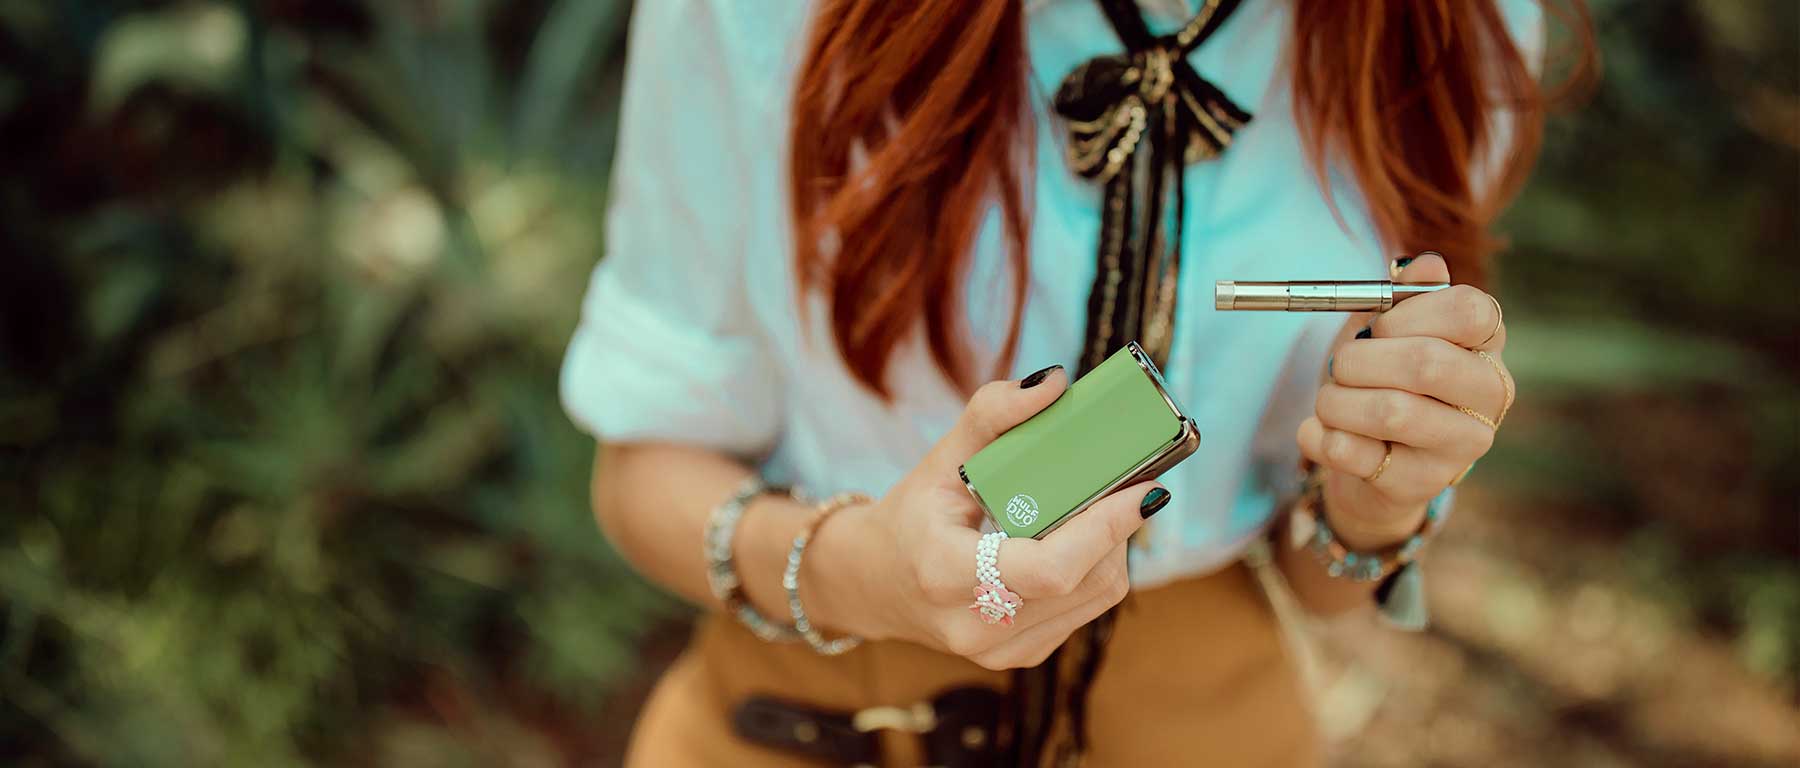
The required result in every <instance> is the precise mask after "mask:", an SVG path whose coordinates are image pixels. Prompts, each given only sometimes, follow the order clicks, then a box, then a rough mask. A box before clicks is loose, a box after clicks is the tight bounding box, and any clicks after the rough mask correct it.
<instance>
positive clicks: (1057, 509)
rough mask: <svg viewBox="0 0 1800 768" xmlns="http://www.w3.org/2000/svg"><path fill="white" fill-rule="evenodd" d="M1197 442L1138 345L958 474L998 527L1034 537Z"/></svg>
mask: <svg viewBox="0 0 1800 768" xmlns="http://www.w3.org/2000/svg"><path fill="white" fill-rule="evenodd" d="M1198 447H1200V430H1199V429H1198V428H1197V427H1196V426H1195V424H1194V422H1193V420H1192V419H1189V418H1188V417H1187V416H1186V415H1185V414H1183V413H1182V412H1181V406H1179V405H1176V404H1175V399H1174V398H1173V397H1170V396H1169V390H1168V388H1167V387H1165V386H1164V385H1163V379H1162V373H1161V372H1159V371H1157V370H1156V365H1155V364H1153V363H1151V362H1150V357H1149V356H1148V355H1146V354H1144V350H1143V349H1142V348H1140V347H1139V346H1138V345H1137V342H1132V343H1130V344H1127V345H1125V348H1124V349H1121V350H1119V351H1118V352H1115V353H1113V355H1112V357H1109V358H1107V359H1106V361H1105V362H1103V363H1101V364H1100V365H1098V366H1095V367H1094V369H1093V370H1091V371H1088V372H1087V375H1085V376H1082V377H1081V378H1080V379H1078V380H1076V381H1075V383H1073V384H1070V385H1069V388H1068V390H1067V391H1065V392H1063V394H1062V397H1060V398H1057V400H1056V402H1054V403H1051V404H1050V406H1049V407H1048V408H1045V409H1044V410H1042V411H1039V412H1038V414H1037V415H1036V416H1033V417H1031V418H1030V419H1027V420H1026V421H1025V422H1024V423H1022V424H1020V425H1018V426H1016V427H1013V428H1012V429H1010V430H1007V432H1006V434H1003V435H1001V436H1000V437H998V438H996V439H995V440H994V442H992V443H989V444H988V446H987V447H986V448H983V449H981V450H980V451H979V452H977V453H976V454H975V455H974V456H972V457H970V458H969V460H968V462H967V463H965V464H963V465H962V468H961V472H962V479H963V483H964V484H965V485H967V486H968V487H969V493H971V494H973V495H974V496H975V501H976V503H978V504H980V505H981V508H982V509H984V510H986V511H987V514H988V517H991V518H993V520H994V524H995V525H998V526H999V527H1000V530H1003V531H1006V534H1007V535H1008V536H1015V537H1018V536H1024V537H1028V538H1034V539H1037V538H1043V537H1044V535H1045V534H1048V533H1049V532H1051V531H1053V530H1056V527H1057V526H1059V525H1062V524H1063V522H1064V521H1067V520H1068V519H1069V518H1072V517H1074V516H1075V515H1077V514H1079V513H1080V512H1081V511H1082V510H1085V509H1087V508H1088V507H1089V506H1090V505H1092V504H1093V503H1094V502H1096V501H1099V500H1100V499H1101V498H1103V497H1105V496H1106V495H1107V494H1109V493H1112V492H1113V491H1115V490H1118V489H1120V488H1124V487H1125V486H1128V485H1131V484H1133V483H1137V482H1141V481H1144V480H1149V479H1152V478H1154V477H1156V476H1157V475H1160V474H1162V473H1163V472H1164V471H1165V470H1167V469H1169V468H1170V467H1173V466H1175V465H1176V464H1178V463H1180V462H1181V460H1182V459H1185V458H1187V457H1188V456H1189V455H1192V454H1193V452H1194V449H1195V448H1198Z"/></svg>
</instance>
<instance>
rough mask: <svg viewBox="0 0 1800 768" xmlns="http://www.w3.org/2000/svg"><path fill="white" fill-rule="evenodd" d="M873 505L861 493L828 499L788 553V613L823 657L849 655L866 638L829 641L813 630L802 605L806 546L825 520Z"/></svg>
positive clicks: (783, 576)
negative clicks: (852, 507) (845, 510)
mask: <svg viewBox="0 0 1800 768" xmlns="http://www.w3.org/2000/svg"><path fill="white" fill-rule="evenodd" d="M869 501H870V498H869V497H868V496H865V495H863V494H860V493H840V494H838V495H836V496H833V497H831V498H829V499H826V500H825V503H823V504H820V505H819V508H818V510H817V511H815V512H814V513H813V517H812V520H811V521H809V522H807V524H806V527H805V528H802V529H801V530H800V533H799V535H797V536H795V537H794V547H793V549H791V550H789V551H788V558H787V570H786V571H783V572H782V574H781V586H782V587H783V588H785V589H786V590H787V601H788V612H789V613H791V614H793V616H794V630H795V631H797V632H799V633H800V637H802V638H804V639H805V640H806V644H807V645H810V646H812V649H813V650H814V651H816V652H817V653H818V654H819V655H821V656H836V655H838V654H841V653H845V652H847V651H849V650H850V649H852V648H855V647H856V646H858V645H861V644H862V638H860V637H854V636H850V635H845V636H844V637H839V638H833V639H831V640H827V639H825V636H824V635H823V634H820V632H819V630H818V629H817V628H815V627H813V625H812V620H811V619H809V618H807V616H806V606H804V605H802V604H801V603H800V561H801V559H802V558H803V557H805V556H806V545H807V544H808V543H810V542H811V541H812V537H813V534H814V533H816V532H817V531H818V530H819V526H820V525H821V524H823V523H824V522H825V518H827V517H830V516H831V515H832V514H833V513H836V512H837V511H839V510H841V509H843V508H845V507H848V506H850V505H852V504H866V503H868V502H869Z"/></svg>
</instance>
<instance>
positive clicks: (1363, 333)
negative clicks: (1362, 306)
mask: <svg viewBox="0 0 1800 768" xmlns="http://www.w3.org/2000/svg"><path fill="white" fill-rule="evenodd" d="M1374 335H1375V326H1373V325H1371V326H1369V327H1367V328H1364V329H1362V330H1360V331H1357V332H1356V338H1359V339H1366V338H1369V337H1371V336H1374Z"/></svg>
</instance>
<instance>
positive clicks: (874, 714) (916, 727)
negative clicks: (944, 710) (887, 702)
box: [850, 701, 937, 734]
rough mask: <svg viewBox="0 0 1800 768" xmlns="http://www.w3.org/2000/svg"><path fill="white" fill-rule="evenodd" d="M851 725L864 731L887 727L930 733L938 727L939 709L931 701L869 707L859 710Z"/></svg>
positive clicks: (907, 731) (905, 731) (916, 732)
mask: <svg viewBox="0 0 1800 768" xmlns="http://www.w3.org/2000/svg"><path fill="white" fill-rule="evenodd" d="M850 725H851V727H854V728H855V729H856V730H858V731H860V732H862V733H868V732H870V731H875V730H881V729H886V730H890V731H900V732H902V733H914V734H919V733H930V732H932V731H933V730H935V729H936V728H937V710H935V709H933V708H932V706H931V704H930V703H929V702H924V701H921V702H917V703H915V704H913V705H912V706H910V707H869V708H867V709H860V710H857V712H856V714H855V715H853V716H851V718H850Z"/></svg>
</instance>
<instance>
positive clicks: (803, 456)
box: [561, 0, 1541, 586]
mask: <svg viewBox="0 0 1800 768" xmlns="http://www.w3.org/2000/svg"><path fill="white" fill-rule="evenodd" d="M1504 5H1505V7H1506V10H1507V12H1508V13H1509V15H1510V19H1511V21H1512V24H1513V28H1514V29H1515V31H1523V34H1519V35H1518V39H1519V40H1520V41H1521V44H1522V45H1525V46H1526V48H1527V50H1535V48H1536V47H1537V46H1538V42H1537V41H1538V38H1539V37H1540V35H1539V29H1540V25H1541V18H1540V17H1539V13H1540V11H1539V10H1538V7H1537V4H1536V3H1535V2H1532V1H1531V0H1505V3H1504ZM1029 8H1030V11H1029V17H1028V29H1027V35H1028V44H1029V49H1030V59H1031V61H1030V64H1031V71H1032V75H1031V76H1032V86H1033V87H1034V90H1035V91H1036V95H1037V99H1036V102H1037V109H1036V110H1035V111H1036V112H1037V113H1038V117H1037V120H1038V125H1037V126H1036V128H1037V131H1036V132H1037V141H1038V151H1037V173H1036V178H1035V182H1034V183H1035V186H1034V187H1033V188H1032V190H1033V192H1034V194H1035V200H1033V201H1031V205H1032V208H1033V211H1034V214H1033V218H1032V221H1031V232H1030V245H1031V253H1030V274H1029V277H1028V280H1029V282H1028V296H1027V299H1026V304H1025V307H1024V311H1023V317H1022V323H1023V325H1022V328H1021V336H1020V344H1019V350H1018V355H1017V357H1016V358H1015V360H1014V362H1013V364H1012V368H1013V373H1014V375H1015V376H1016V375H1022V374H1024V373H1026V372H1029V371H1032V370H1035V369H1037V368H1041V367H1043V366H1046V365H1049V364H1052V363H1062V364H1064V365H1068V366H1071V367H1073V365H1074V363H1075V360H1076V357H1077V354H1078V353H1079V351H1080V350H1081V348H1082V342H1083V334H1084V331H1085V323H1086V316H1085V313H1086V307H1087V297H1088V291H1089V288H1090V286H1091V283H1092V281H1093V277H1094V271H1095V252H1096V240H1097V238H1098V236H1099V230H1100V218H1099V209H1100V190H1099V188H1098V186H1097V185H1095V184H1094V183H1092V182H1089V181H1087V180H1084V179H1082V178H1081V177H1079V176H1077V175H1075V174H1074V173H1073V172H1072V171H1070V170H1069V168H1068V166H1067V165H1066V163H1065V160H1064V153H1063V148H1062V147H1063V145H1062V140H1063V136H1064V131H1063V129H1062V127H1061V126H1059V125H1057V124H1056V123H1055V122H1054V121H1053V120H1052V119H1051V118H1050V117H1049V115H1048V103H1049V99H1050V96H1051V95H1052V94H1054V93H1055V91H1056V88H1057V85H1058V84H1059V82H1060V81H1061V78H1062V77H1063V76H1064V75H1065V74H1067V73H1068V72H1069V71H1070V70H1072V69H1074V68H1075V67H1076V66H1077V65H1078V64H1080V63H1081V62H1083V61H1085V60H1087V59H1089V58H1092V57H1095V56H1100V55H1105V54H1114V53H1119V52H1121V51H1122V46H1121V44H1120V43H1119V41H1118V39H1117V38H1116V37H1115V36H1114V34H1113V32H1112V30H1111V28H1110V27H1109V26H1108V25H1107V22H1106V20H1105V18H1104V17H1103V16H1102V14H1101V12H1100V10H1099V8H1098V7H1097V6H1096V5H1095V4H1094V3H1092V2H1084V1H1082V0H1048V1H1047V2H1041V3H1033V4H1032V5H1030V6H1029ZM1290 11H1291V9H1290V8H1289V7H1288V6H1287V5H1286V4H1285V3H1283V2H1278V1H1275V0H1249V2H1245V3H1244V4H1243V5H1242V6H1241V7H1239V8H1238V10H1237V11H1236V13H1234V14H1233V15H1232V17H1231V18H1230V19H1228V20H1227V21H1225V23H1224V24H1223V26H1222V27H1221V28H1220V29H1219V30H1218V32H1217V33H1216V34H1214V35H1213V37H1212V38H1210V39H1208V40H1207V41H1206V42H1205V43H1204V44H1203V45H1201V46H1200V48H1199V50H1197V51H1196V52H1195V53H1194V54H1193V55H1192V56H1191V57H1190V58H1189V61H1190V62H1191V63H1192V65H1193V67H1194V69H1195V71H1196V72H1198V73H1199V74H1200V76H1201V77H1204V78H1206V79H1208V80H1210V81H1211V82H1213V83H1214V84H1215V85H1217V86H1218V87H1219V88H1220V89H1222V90H1223V91H1224V92H1225V93H1226V94H1227V95H1228V96H1230V97H1231V99H1232V100H1233V101H1235V102H1236V103H1237V104H1238V105H1239V106H1241V107H1243V108H1244V109H1246V110H1248V111H1249V112H1251V113H1252V114H1253V115H1254V116H1255V119H1253V120H1252V121H1251V122H1250V123H1249V124H1248V125H1246V126H1245V127H1244V128H1243V129H1241V130H1239V131H1238V132H1237V135H1236V139H1235V141H1234V142H1233V143H1232V145H1231V146H1230V147H1229V148H1228V149H1226V150H1225V151H1224V153H1223V154H1222V155H1221V156H1220V157H1219V158H1218V159H1215V160H1211V161H1206V162H1202V163H1198V164H1195V165H1190V166H1188V167H1187V169H1186V174H1187V175H1186V179H1185V181H1186V185H1187V186H1186V189H1187V193H1186V201H1185V204H1186V207H1185V210H1184V211H1183V213H1184V215H1185V216H1186V226H1185V230H1184V238H1185V239H1184V241H1183V243H1182V264H1181V272H1180V284H1179V289H1178V299H1177V302H1178V303H1177V308H1176V313H1175V333H1174V336H1173V339H1172V343H1171V346H1170V351H1169V358H1168V363H1167V366H1166V367H1165V370H1164V374H1165V376H1166V378H1167V380H1168V384H1169V386H1170V389H1171V393H1172V394H1173V396H1174V397H1175V399H1176V401H1177V402H1179V403H1181V404H1182V406H1183V407H1184V409H1186V410H1187V411H1188V412H1189V414H1190V415H1191V417H1192V418H1193V419H1195V421H1196V422H1198V424H1199V425H1200V430H1201V433H1202V435H1203V440H1202V442H1201V445H1200V448H1199V450H1198V452H1196V453H1195V454H1194V455H1193V456H1192V457H1190V458H1189V459H1188V460H1187V461H1185V462H1183V463H1182V464H1181V465H1180V466H1178V467H1176V468H1175V469H1174V470H1172V471H1170V472H1169V473H1167V474H1165V475H1163V477H1162V478H1161V479H1162V482H1163V483H1164V484H1166V485H1167V486H1168V487H1169V489H1170V491H1171V492H1172V493H1173V502H1172V503H1171V504H1170V505H1169V507H1168V508H1167V509H1165V510H1163V511H1162V512H1161V513H1159V514H1158V515H1157V517H1156V518H1155V519H1154V520H1152V521H1151V523H1150V524H1149V526H1148V528H1147V531H1148V534H1147V536H1148V538H1147V540H1146V542H1145V543H1146V545H1147V546H1146V547H1145V548H1144V549H1143V550H1142V551H1139V552H1136V553H1134V557H1133V559H1132V561H1131V568H1132V581H1133V583H1134V584H1137V585H1139V586H1147V585H1154V584H1158V583H1162V582H1166V581H1169V580H1172V579H1175V578H1179V577H1183V576H1189V575H1195V574H1201V573H1205V572H1208V571H1210V570H1213V569H1216V568H1218V567H1219V566H1221V565H1222V564H1224V563H1226V562H1228V561H1230V560H1232V559H1234V558H1236V557H1237V556H1238V555H1239V554H1240V553H1241V552H1242V550H1243V548H1244V547H1245V546H1246V545H1247V544H1248V543H1249V542H1250V541H1251V540H1252V539H1253V538H1254V537H1256V536H1258V535H1259V534H1260V533H1261V532H1262V531H1263V530H1264V529H1265V527H1266V525H1267V523H1268V522H1269V521H1270V520H1271V518H1272V515H1273V513H1274V511H1275V508H1276V503H1277V498H1278V496H1280V495H1282V494H1283V493H1285V492H1287V491H1289V490H1291V487H1289V483H1290V482H1291V481H1292V479H1293V477H1292V475H1293V473H1294V467H1295V466H1296V465H1297V462H1298V458H1299V457H1298V449H1297V447H1296V446H1295V442H1294V433H1295V430H1296V429H1297V427H1298V425H1299V423H1300V422H1301V421H1302V420H1303V419H1304V418H1305V417H1306V416H1307V415H1309V414H1310V413H1311V412H1312V403H1313V396H1314V393H1315V392H1316V390H1317V388H1318V385H1319V382H1320V378H1321V371H1322V368H1323V365H1324V362H1325V358H1326V354H1327V349H1328V346H1329V344H1330V341H1331V339H1332V338H1333V336H1334V334H1335V333H1336V331H1337V329H1338V328H1339V327H1340V326H1341V324H1342V323H1343V322H1344V318H1343V316H1341V315H1335V314H1327V313H1316V314H1315V313H1295V314H1287V313H1272V312H1257V313H1247V312H1237V313H1225V312H1216V311H1214V309H1213V304H1212V295H1211V291H1212V285H1213V282H1214V281H1215V280H1227V279H1238V280H1324V279H1381V278H1384V277H1385V275H1386V265H1387V262H1388V259H1389V258H1390V257H1391V256H1392V255H1394V254H1390V253H1388V252H1387V251H1386V250H1385V249H1384V248H1383V247H1382V245H1381V244H1379V243H1378V242H1377V241H1376V239H1375V237H1374V234H1373V227H1372V225H1371V224H1370V222H1369V219H1368V217H1367V216H1366V215H1365V213H1364V209H1363V208H1362V203H1361V198H1360V196H1359V194H1358V192H1357V190H1356V187H1355V185H1354V183H1352V181H1351V180H1350V179H1349V178H1348V176H1347V175H1343V174H1338V173H1333V174H1331V176H1330V178H1331V180H1332V181H1331V194H1332V195H1333V196H1334V198H1335V201H1336V204H1337V206H1338V210H1339V211H1340V212H1341V213H1342V218H1341V219H1340V218H1338V217H1335V216H1334V215H1333V212H1332V208H1331V206H1330V203H1329V202H1328V200H1327V197H1326V195H1325V194H1324V193H1323V192H1322V191H1321V190H1320V188H1319V185H1318V183H1317V181H1316V177H1315V176H1314V175H1313V172H1312V170H1311V169H1310V168H1309V167H1308V165H1307V163H1306V161H1305V157H1304V153H1303V152H1302V150H1301V144H1300V137H1299V135H1298V133H1297V132H1296V128H1295V123H1294V115H1293V110H1292V98H1291V85H1290V83H1289V80H1288V78H1287V76H1286V74H1285V72H1284V71H1283V68H1284V66H1285V61H1286V57H1285V49H1286V47H1287V45H1288V41H1289V38H1290V35H1291V32H1290V30H1291V26H1292V20H1291V19H1290V17H1289V14H1290ZM807 18H808V8H807V7H806V6H805V4H803V3H798V2H773V1H770V2H741V1H739V0H655V2H643V3H639V4H638V5H637V7H636V9H635V11H634V15H633V20H632V30H631V37H630V43H629V54H628V61H627V69H626V85H625V94H624V105H623V111H622V118H621V119H622V124H621V126H620V131H619V145H618V154H617V161H616V163H615V166H614V177H613V182H612V187H611V201H610V205H609V207H608V210H607V219H606V238H607V243H606V245H607V248H606V251H607V253H606V256H605V258H604V259H603V260H602V261H601V262H600V264H599V266H598V267H597V268H596V269H595V270H594V273H593V278H592V281H591V282H590V284H589V286H588V291H587V296H586V299H585V302H584V305H583V311H582V319H581V323H580V326H579V328H577V330H576V332H575V335H574V338H573V339H572V340H571V342H570V344H569V349H568V354H567V357H566V359H565V361H564V363H563V371H562V382H561V383H562V398H563V402H564V404H565V407H566V408H567V410H568V412H569V414H570V416H571V417H572V418H573V419H574V421H575V422H576V423H577V424H578V425H579V426H581V427H582V428H583V429H584V430H586V431H588V432H589V433H591V434H593V435H595V436H596V437H598V438H600V439H603V440H609V441H633V440H657V441H676V442H683V443H689V444H695V445H702V446H708V447H712V448H716V449H718V450H720V451H724V452H727V453H730V454H733V455H736V456H739V457H742V458H744V459H745V460H746V461H748V462H750V463H753V464H758V465H760V467H761V468H762V471H763V472H765V474H767V475H769V476H770V477H771V478H774V479H777V480H781V481H784V482H792V483H797V484H799V485H800V486H802V487H804V488H806V489H808V490H809V491H811V492H814V493H816V494H829V493H833V492H837V491H841V490H860V491H864V492H868V493H873V494H880V493H882V492H883V491H885V490H886V489H887V488H888V487H889V486H890V485H892V484H893V483H895V482H896V481H898V480H899V479H900V477H901V476H902V475H904V474H905V473H906V472H907V471H908V470H909V469H910V468H911V467H912V466H913V465H914V464H916V463H917V462H918V461H919V459H920V458H921V457H922V456H923V455H924V454H925V452H926V450H927V449H928V448H929V447H930V446H931V445H932V444H933V443H934V442H936V441H937V440H938V438H939V437H941V436H942V435H943V434H944V433H945V432H946V431H947V430H948V429H949V428H950V426H951V424H952V423H953V422H954V421H955V419H956V418H957V415H958V414H959V413H960V412H961V410H962V407H963V403H964V398H963V396H962V395H961V394H959V393H958V392H957V391H956V390H955V389H954V388H952V387H951V386H950V385H949V384H948V383H946V382H945V381H943V380H942V378H941V376H940V374H939V373H938V372H937V369H936V368H935V367H934V366H933V365H932V363H931V361H930V359H929V357H928V354H927V352H926V349H925V346H924V343H923V341H922V339H919V338H915V339H913V340H912V341H909V342H907V343H905V344H903V345H902V346H901V347H900V349H899V350H898V351H897V352H896V358H895V360H894V361H893V363H892V364H891V366H890V374H889V375H890V377H891V379H890V381H891V383H892V389H893V392H894V398H893V401H892V402H891V403H883V402H882V401H881V400H880V399H879V398H877V397H876V396H875V395H874V394H872V393H871V392H869V391H868V390H866V389H864V388H863V387H862V386H860V385H859V384H858V383H857V382H856V380H855V379H854V378H853V377H852V376H851V374H850V372H849V370H848V369H847V368H846V367H845V365H844V364H843V362H842V361H841V360H840V359H839V357H838V355H837V352H836V350H835V347H834V345H833V344H832V341H831V339H832V336H831V330H830V328H829V326H828V325H827V318H828V317H829V315H828V313H827V312H825V311H823V306H822V304H821V303H820V300H819V299H818V297H813V298H811V299H810V301H811V302H812V304H811V305H810V306H811V311H809V312H806V313H802V312H800V311H798V307H799V304H798V302H799V298H798V296H797V295H796V287H795V275H794V265H793V248H792V237H791V231H790V229H791V227H790V220H789V214H788V207H787V200H788V197H787V190H786V188H785V181H786V178H787V176H786V173H785V156H786V148H785V141H786V135H787V126H788V114H787V107H788V104H789V99H790V93H791V91H792V88H793V78H794V75H795V71H796V69H797V65H798V63H799V58H800V57H801V55H802V54H803V51H802V45H803V41H804V39H805V38H804V34H805V25H806V22H807ZM1148 21H1149V23H1150V24H1151V26H1152V28H1153V29H1154V30H1156V31H1158V32H1166V31H1169V30H1171V29H1173V28H1175V27H1176V26H1179V24H1180V23H1181V22H1182V21H1183V19H1180V18H1172V17H1169V16H1167V15H1166V14H1157V15H1153V16H1151V17H1149V18H1148ZM1005 263H1006V260H1005V253H1004V244H1003V238H1002V234H1001V226H1000V224H999V220H998V215H997V212H995V213H994V214H993V215H990V217H989V219H988V223H987V225H986V226H985V227H984V228H983V230H982V232H981V233H980V234H979V236H978V237H977V242H976V243H975V245H974V252H973V254H972V260H971V267H970V271H969V278H968V281H967V284H966V286H965V288H964V290H965V292H966V295H965V296H964V297H963V298H964V306H965V307H966V311H967V313H968V327H969V328H972V329H974V334H975V336H976V338H975V339H974V340H973V341H974V343H975V347H976V349H978V350H985V351H986V353H987V355H988V357H987V358H986V359H988V360H992V359H993V357H992V355H993V351H994V350H997V349H998V347H999V345H1000V343H1001V340H1002V339H1003V337H1004V335H1005V332H1006V323H1007V319H1008V316H1009V310H1010V307H1009V304H1008V299H1007V296H1008V295H1009V292H1008V290H1007V289H1008V286H1009V282H1008V281H1010V280H1011V279H1012V278H1011V276H1010V275H1009V274H1008V272H1007V269H1006V266H1005ZM803 318H804V320H803Z"/></svg>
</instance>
